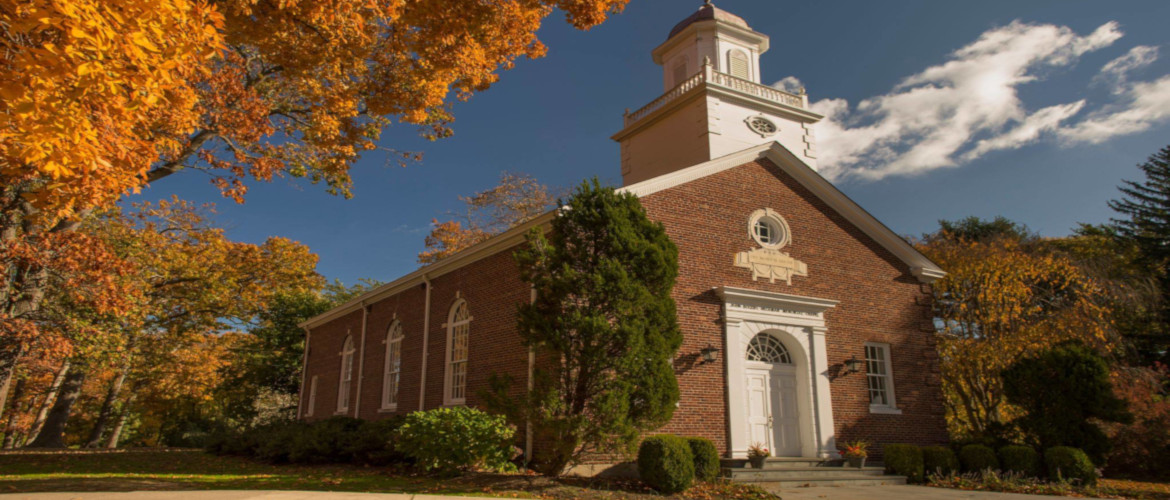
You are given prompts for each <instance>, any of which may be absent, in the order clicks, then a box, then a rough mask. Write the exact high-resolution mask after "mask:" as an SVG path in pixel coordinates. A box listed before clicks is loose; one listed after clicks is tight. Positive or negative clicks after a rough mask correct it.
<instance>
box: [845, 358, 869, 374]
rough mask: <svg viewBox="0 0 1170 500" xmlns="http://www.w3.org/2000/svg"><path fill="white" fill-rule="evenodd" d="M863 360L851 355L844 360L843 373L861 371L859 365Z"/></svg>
mask: <svg viewBox="0 0 1170 500" xmlns="http://www.w3.org/2000/svg"><path fill="white" fill-rule="evenodd" d="M864 363H865V362H864V361H862V360H860V359H857V357H856V356H853V357H851V358H849V359H847V360H845V373H858V372H860V371H861V365H862V364H864Z"/></svg>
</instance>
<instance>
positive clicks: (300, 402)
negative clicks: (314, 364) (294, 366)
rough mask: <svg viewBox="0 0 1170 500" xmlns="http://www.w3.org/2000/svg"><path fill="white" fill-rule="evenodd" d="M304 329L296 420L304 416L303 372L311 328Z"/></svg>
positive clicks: (305, 402) (305, 367) (307, 356)
mask: <svg viewBox="0 0 1170 500" xmlns="http://www.w3.org/2000/svg"><path fill="white" fill-rule="evenodd" d="M302 328H304V330H305V352H303V353H301V387H300V389H297V401H298V403H297V420H300V419H302V418H305V405H307V404H308V402H307V401H305V372H307V371H309V335H311V334H312V330H309V327H307V326H305V327H302Z"/></svg>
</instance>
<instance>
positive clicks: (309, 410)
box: [305, 375, 317, 417]
mask: <svg viewBox="0 0 1170 500" xmlns="http://www.w3.org/2000/svg"><path fill="white" fill-rule="evenodd" d="M305 405H307V407H306V408H305V416H306V417H311V416H313V408H314V407H316V406H317V376H316V375H313V376H312V378H310V379H309V401H308V402H307V403H305Z"/></svg>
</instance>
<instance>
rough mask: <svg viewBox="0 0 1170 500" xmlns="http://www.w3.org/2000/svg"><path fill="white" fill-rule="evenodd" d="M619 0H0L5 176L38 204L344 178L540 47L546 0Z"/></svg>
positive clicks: (426, 129) (56, 208)
mask: <svg viewBox="0 0 1170 500" xmlns="http://www.w3.org/2000/svg"><path fill="white" fill-rule="evenodd" d="M625 2H626V0H512V1H502V2H501V1H488V0H478V1H451V0H421V1H411V2H407V1H405V0H377V1H376V0H330V1H318V0H312V1H310V0H260V1H258V0H226V1H222V2H215V3H214V4H209V3H207V2H204V1H200V0H149V1H141V0H123V1H119V2H105V1H101V0H79V1H69V2H64V1H60V0H0V22H2V23H3V25H4V26H5V31H6V36H5V37H4V38H3V39H2V40H0V43H2V44H3V49H4V51H5V54H6V56H5V58H4V60H3V64H2V65H0V93H2V95H3V97H4V99H3V101H4V102H3V104H0V161H2V162H3V164H2V165H0V175H2V176H3V177H4V178H5V182H6V184H7V185H9V186H15V185H18V184H19V185H20V188H19V189H20V191H21V195H22V196H23V197H24V198H25V199H27V200H30V201H31V202H32V203H33V204H34V205H35V207H36V209H37V210H39V211H40V212H42V213H43V214H44V215H47V216H49V218H50V219H53V218H56V217H60V216H66V215H68V214H70V213H72V212H74V211H77V210H81V209H87V208H91V207H100V206H106V205H108V204H109V203H111V202H113V201H115V200H117V199H118V198H119V197H120V196H122V195H124V194H125V193H127V192H132V191H134V190H135V189H137V188H139V187H141V186H142V185H144V184H145V183H147V182H150V181H153V180H157V179H159V178H162V177H165V176H167V175H170V174H172V173H174V172H177V171H180V170H183V169H188V168H193V169H200V170H204V171H206V172H207V173H209V174H210V175H211V177H212V182H213V183H214V184H215V185H217V186H218V187H219V188H220V189H221V190H222V191H223V192H224V194H225V195H227V196H229V197H232V198H235V199H236V200H237V201H239V200H242V198H243V196H244V194H245V193H246V191H247V189H246V186H245V184H244V182H243V181H244V180H245V179H247V178H252V179H256V180H261V181H265V180H270V179H272V178H273V177H276V176H281V175H290V176H295V177H306V178H308V179H310V180H311V181H313V182H324V183H325V184H326V185H327V186H328V189H329V190H330V191H331V192H334V193H338V194H348V193H349V189H350V182H351V179H350V177H349V174H348V168H349V165H351V164H352V163H353V161H355V160H356V159H357V158H358V157H359V156H360V155H361V154H362V153H363V152H365V151H368V150H371V149H374V148H375V147H376V144H377V141H378V140H379V136H380V132H381V130H382V129H383V128H384V127H385V126H386V125H388V124H390V123H392V122H393V121H398V122H402V123H407V124H414V125H418V126H420V127H421V129H420V131H421V133H422V134H423V135H424V136H427V137H430V138H437V137H443V136H446V135H449V133H450V130H449V129H448V128H447V126H446V124H447V122H449V121H450V120H451V115H450V110H449V105H450V99H452V97H454V98H455V99H466V98H468V97H470V96H471V95H472V94H473V93H474V92H477V91H482V90H484V89H486V88H487V87H488V86H489V85H491V84H492V83H494V82H495V81H496V80H497V79H498V71H500V70H502V69H508V68H510V67H511V66H512V65H513V63H514V61H515V59H516V58H517V57H532V58H534V57H540V56H542V55H543V54H544V52H545V47H544V46H543V45H542V44H541V43H540V41H539V40H538V39H537V37H536V31H537V30H538V29H539V27H540V25H541V22H542V21H543V20H544V18H546V17H547V16H548V15H549V14H550V13H551V12H552V10H553V8H560V9H562V10H564V11H565V13H566V16H567V18H568V21H569V22H570V23H571V24H573V25H574V26H576V27H578V28H581V29H587V28H589V27H591V26H593V25H595V24H597V23H600V22H602V21H604V20H605V18H606V17H607V16H608V15H609V14H611V13H614V12H618V11H620V10H621V9H622V7H624V5H625ZM388 149H391V150H392V148H388ZM392 153H393V154H395V155H397V157H398V158H400V159H404V160H405V159H412V158H415V157H416V155H414V154H412V153H409V152H401V151H393V150H392Z"/></svg>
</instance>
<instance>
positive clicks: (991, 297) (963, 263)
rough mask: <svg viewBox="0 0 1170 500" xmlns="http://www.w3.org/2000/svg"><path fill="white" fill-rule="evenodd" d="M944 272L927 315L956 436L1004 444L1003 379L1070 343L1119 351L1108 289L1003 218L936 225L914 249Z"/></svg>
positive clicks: (1009, 410)
mask: <svg viewBox="0 0 1170 500" xmlns="http://www.w3.org/2000/svg"><path fill="white" fill-rule="evenodd" d="M918 248H919V250H921V251H922V252H923V253H924V254H925V255H927V256H928V257H930V258H931V260H933V261H934V262H936V263H938V264H939V265H940V266H941V267H942V268H943V269H946V270H947V273H948V274H947V276H946V277H944V278H943V279H940V280H938V281H936V282H934V283H933V284H932V286H931V288H932V290H933V293H934V301H933V304H934V316H935V323H936V326H937V327H938V329H939V333H940V337H939V340H938V350H939V358H940V369H941V376H942V382H943V397H944V401H943V402H944V404H945V407H946V415H947V423H948V426H949V428H950V432H951V435H952V436H953V437H955V438H961V439H972V438H976V439H979V438H990V439H1002V438H1006V437H1009V434H1010V432H1011V431H1010V425H1009V424H1010V421H1011V420H1012V419H1013V418H1014V417H1016V416H1019V410H1018V409H1015V408H1013V407H1011V405H1009V404H1008V403H1007V402H1006V401H1005V399H1004V393H1003V382H1002V379H1001V378H1000V373H1001V372H1002V371H1003V370H1004V369H1006V368H1007V367H1008V366H1010V365H1011V364H1012V363H1013V362H1015V361H1016V360H1019V359H1021V358H1024V357H1027V356H1029V355H1033V354H1035V353H1037V352H1040V351H1042V350H1044V349H1046V348H1050V347H1052V346H1055V345H1057V344H1059V343H1060V342H1063V341H1067V340H1076V341H1080V342H1083V343H1084V344H1086V345H1090V346H1093V347H1095V348H1097V349H1100V350H1101V351H1102V352H1109V351H1110V350H1112V349H1114V348H1115V347H1116V345H1117V343H1116V331H1115V329H1114V326H1113V322H1112V316H1111V314H1112V312H1113V311H1112V309H1111V308H1110V304H1109V303H1108V297H1109V296H1108V294H1107V293H1106V290H1105V286H1106V284H1105V283H1104V282H1102V280H1100V279H1098V278H1097V277H1096V276H1094V275H1092V274H1089V273H1087V272H1085V270H1084V269H1082V268H1081V267H1079V266H1078V264H1077V262H1076V261H1075V260H1074V259H1073V258H1071V257H1070V256H1069V255H1068V254H1066V253H1065V252H1063V251H1061V250H1060V249H1059V248H1058V247H1057V245H1055V244H1054V243H1053V242H1051V241H1046V240H1043V239H1040V238H1038V237H1036V236H1034V235H1032V234H1030V233H1029V232H1028V231H1027V229H1026V228H1024V227H1022V226H1020V225H1018V224H1015V223H1012V222H1010V221H1008V220H1006V219H1002V218H1000V219H996V220H993V221H983V220H979V219H976V218H969V219H965V220H961V221H956V222H948V221H943V222H942V228H941V229H940V230H939V231H938V232H936V233H933V234H931V235H927V237H926V238H924V239H923V240H922V241H920V242H919V243H918Z"/></svg>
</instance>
